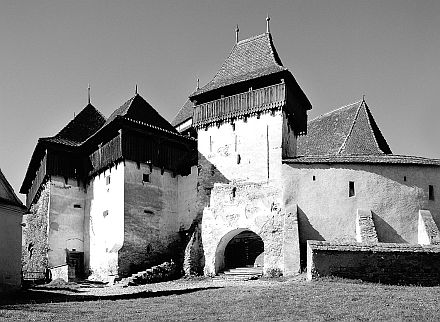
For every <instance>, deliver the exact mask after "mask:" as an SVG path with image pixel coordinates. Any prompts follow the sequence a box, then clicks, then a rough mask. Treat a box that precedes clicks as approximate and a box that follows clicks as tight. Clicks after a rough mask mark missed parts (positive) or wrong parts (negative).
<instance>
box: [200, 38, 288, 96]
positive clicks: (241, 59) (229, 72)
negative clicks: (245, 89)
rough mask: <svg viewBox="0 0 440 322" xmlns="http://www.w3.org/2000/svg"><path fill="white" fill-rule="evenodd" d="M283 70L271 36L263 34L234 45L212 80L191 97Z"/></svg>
mask: <svg viewBox="0 0 440 322" xmlns="http://www.w3.org/2000/svg"><path fill="white" fill-rule="evenodd" d="M284 70H287V69H286V68H285V67H284V66H283V64H282V63H281V60H280V58H279V56H278V53H277V51H276V49H275V47H274V45H273V42H272V36H271V34H270V33H264V34H261V35H258V36H255V37H252V38H248V39H245V40H241V41H239V42H238V43H237V44H235V46H234V47H233V48H232V51H231V53H230V54H229V56H228V58H226V60H225V61H224V63H223V65H222V66H221V67H220V69H219V71H218V72H217V74H216V75H215V76H214V78H213V79H212V80H211V81H210V82H209V83H208V84H206V85H205V86H203V87H202V88H200V89H198V90H197V91H195V92H194V93H193V94H192V95H191V96H196V95H199V94H202V93H205V92H209V91H211V90H214V89H217V88H220V87H224V86H227V85H231V84H235V83H239V82H244V81H247V80H250V79H254V78H257V77H262V76H266V75H270V74H274V73H277V72H281V71H284Z"/></svg>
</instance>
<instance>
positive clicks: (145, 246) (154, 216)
mask: <svg viewBox="0 0 440 322" xmlns="http://www.w3.org/2000/svg"><path fill="white" fill-rule="evenodd" d="M138 165H139V167H138ZM124 171H125V172H124V178H125V183H124V201H125V202H124V244H123V247H122V248H121V250H120V251H119V260H118V261H119V272H120V274H121V275H127V274H129V273H135V272H137V271H141V270H144V269H146V268H148V267H151V266H153V265H157V264H160V263H162V262H163V261H165V260H170V258H175V257H178V256H183V249H179V246H180V243H179V241H180V236H179V230H180V229H181V223H180V221H179V217H178V212H177V204H178V200H177V198H178V193H177V191H178V189H177V181H178V179H177V177H176V176H174V175H173V173H172V172H170V171H168V170H163V171H162V170H161V169H159V168H157V167H151V172H150V166H149V165H147V164H136V162H132V161H125V167H124ZM144 174H148V175H149V178H150V182H144V181H143V175H144ZM182 247H184V246H182Z"/></svg>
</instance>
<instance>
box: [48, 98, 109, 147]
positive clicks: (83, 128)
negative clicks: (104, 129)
mask: <svg viewBox="0 0 440 322" xmlns="http://www.w3.org/2000/svg"><path fill="white" fill-rule="evenodd" d="M104 123H105V117H104V116H103V115H102V114H101V113H100V112H99V111H98V110H97V109H96V108H95V107H94V106H93V105H91V104H88V105H87V106H86V107H85V108H83V110H82V111H81V112H79V113H78V115H76V116H75V117H74V119H73V120H72V121H70V122H69V123H68V124H67V125H66V126H65V127H64V128H63V129H62V130H61V131H60V132H58V134H57V135H55V136H53V137H49V138H42V139H41V140H42V141H49V142H54V143H61V144H64V145H70V146H75V145H79V144H80V143H82V142H84V141H85V140H87V138H89V137H90V136H91V135H92V134H93V133H95V132H96V131H97V130H98V129H99V128H100V127H101V126H102V125H103V124H104Z"/></svg>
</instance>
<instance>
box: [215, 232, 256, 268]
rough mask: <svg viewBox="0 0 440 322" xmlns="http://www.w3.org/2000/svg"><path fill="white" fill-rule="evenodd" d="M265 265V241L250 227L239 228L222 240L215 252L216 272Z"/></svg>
mask: <svg viewBox="0 0 440 322" xmlns="http://www.w3.org/2000/svg"><path fill="white" fill-rule="evenodd" d="M263 265H264V242H263V240H262V239H261V237H260V236H258V235H257V234H256V233H254V232H253V231H251V230H249V229H245V228H239V229H235V230H233V231H230V232H229V233H227V234H226V235H225V236H223V238H222V239H221V240H220V242H219V244H218V246H217V250H216V253H215V272H216V273H218V272H221V271H223V270H226V269H230V268H237V267H260V268H261V269H262V268H263Z"/></svg>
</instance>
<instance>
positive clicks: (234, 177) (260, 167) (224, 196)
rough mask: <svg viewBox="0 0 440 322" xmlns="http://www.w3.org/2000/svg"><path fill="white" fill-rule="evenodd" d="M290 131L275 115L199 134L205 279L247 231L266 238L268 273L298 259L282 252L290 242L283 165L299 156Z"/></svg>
mask: <svg viewBox="0 0 440 322" xmlns="http://www.w3.org/2000/svg"><path fill="white" fill-rule="evenodd" d="M287 126H288V125H287V120H286V119H285V117H284V115H283V112H282V111H275V112H267V113H264V114H261V115H260V116H259V117H257V116H252V117H249V118H247V119H246V120H245V119H238V120H235V121H234V126H233V125H231V124H222V125H220V126H219V127H217V126H212V127H208V128H207V129H206V130H204V129H201V130H199V132H198V150H199V180H198V187H197V188H198V192H199V194H198V198H199V207H198V211H199V212H200V211H203V209H204V211H203V220H202V242H203V248H204V254H205V270H204V272H205V274H208V275H210V274H216V273H218V272H219V271H220V270H222V269H223V266H224V257H223V255H224V249H225V247H226V245H227V244H228V242H229V241H230V240H231V239H232V238H233V237H234V236H236V235H237V234H239V233H240V232H242V231H244V230H251V231H253V232H254V233H256V234H258V235H259V236H260V237H261V238H262V239H263V242H264V244H265V253H264V270H266V271H267V270H269V269H280V270H281V271H283V270H284V268H285V267H284V266H285V263H287V264H286V265H294V264H293V263H294V262H295V260H294V259H292V258H291V257H290V258H289V256H287V257H286V260H284V253H283V251H284V249H285V251H286V252H290V251H292V252H295V250H291V249H290V248H289V247H287V248H286V247H284V248H283V243H284V242H283V241H284V240H285V241H286V242H287V243H291V241H292V239H291V238H290V237H289V236H287V238H286V239H283V238H284V237H283V236H284V235H283V234H285V233H286V232H289V234H290V232H292V230H289V229H287V230H286V231H284V232H283V225H284V213H285V211H284V210H283V209H282V205H281V200H282V196H281V195H282V193H281V191H282V189H281V167H282V163H281V160H282V154H283V153H284V154H287V155H291V154H294V153H295V151H296V147H295V146H294V145H295V143H296V138H295V137H294V135H293V133H290V132H289V129H288V128H287ZM234 194H235V197H234ZM206 206H207V207H206ZM205 207H206V208H205ZM296 252H298V251H297V250H296ZM298 262H299V260H298ZM294 270H295V269H294V268H292V269H290V270H289V269H287V270H286V272H288V273H289V274H290V273H292V271H294Z"/></svg>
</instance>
